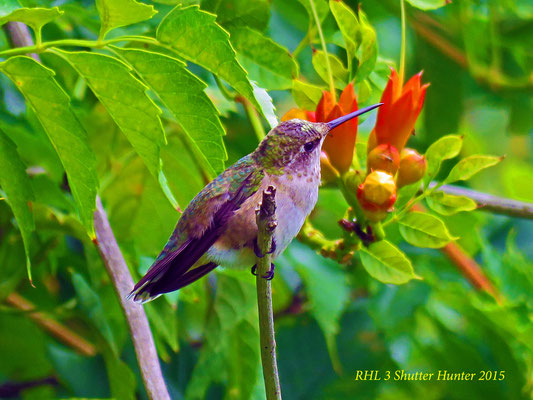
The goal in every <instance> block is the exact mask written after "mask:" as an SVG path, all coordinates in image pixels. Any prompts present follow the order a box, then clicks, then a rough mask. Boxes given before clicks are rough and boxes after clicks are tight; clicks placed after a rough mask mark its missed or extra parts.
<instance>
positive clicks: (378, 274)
mask: <svg viewBox="0 0 533 400" xmlns="http://www.w3.org/2000/svg"><path fill="white" fill-rule="evenodd" d="M360 255H361V262H362V263H363V267H365V269H366V271H367V272H368V273H369V274H370V276H372V277H373V278H375V279H377V280H378V281H380V282H383V283H393V284H395V285H400V284H402V283H406V282H409V281H410V280H411V279H420V278H419V277H418V276H417V275H415V273H414V271H413V266H412V265H411V261H409V259H408V258H407V257H406V256H405V254H404V253H403V252H402V251H401V250H400V249H398V248H397V247H396V246H394V245H393V244H392V243H390V242H388V241H386V240H380V241H379V242H374V243H372V244H370V246H368V248H365V247H362V248H361V251H360Z"/></svg>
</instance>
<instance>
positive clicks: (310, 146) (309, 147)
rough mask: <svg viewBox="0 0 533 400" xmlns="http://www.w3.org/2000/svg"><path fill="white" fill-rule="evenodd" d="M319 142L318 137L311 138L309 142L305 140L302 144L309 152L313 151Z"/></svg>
mask: <svg viewBox="0 0 533 400" xmlns="http://www.w3.org/2000/svg"><path fill="white" fill-rule="evenodd" d="M319 143H320V139H315V140H312V141H311V142H307V143H306V144H304V150H305V151H307V152H308V153H309V152H311V151H313V150H314V149H315V148H316V146H317V145H318V144H319Z"/></svg>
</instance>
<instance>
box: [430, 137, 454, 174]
mask: <svg viewBox="0 0 533 400" xmlns="http://www.w3.org/2000/svg"><path fill="white" fill-rule="evenodd" d="M462 146H463V137H462V136H458V135H447V136H443V137H441V138H440V139H439V140H437V141H436V142H434V143H432V144H431V146H429V148H428V149H427V151H426V160H427V163H428V167H427V172H426V177H427V179H428V180H430V179H431V178H434V177H435V176H436V175H437V172H439V168H440V164H441V163H442V161H444V160H449V159H450V158H454V157H457V155H459V153H460V152H461V147H462Z"/></svg>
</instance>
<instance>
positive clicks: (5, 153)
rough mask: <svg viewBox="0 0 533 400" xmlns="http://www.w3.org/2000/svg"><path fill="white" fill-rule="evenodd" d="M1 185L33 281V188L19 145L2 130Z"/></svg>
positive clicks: (0, 142) (29, 275)
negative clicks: (31, 207)
mask: <svg viewBox="0 0 533 400" xmlns="http://www.w3.org/2000/svg"><path fill="white" fill-rule="evenodd" d="M0 187H1V189H2V191H3V192H4V193H5V196H6V198H7V202H8V204H9V206H10V207H11V210H12V211H13V215H14V216H15V219H16V220H17V224H18V226H19V229H20V234H21V235H22V241H23V243H24V251H25V252H26V269H27V271H28V278H29V279H30V281H31V264H30V242H31V232H32V231H33V230H34V229H35V224H34V221H33V214H32V212H31V210H30V206H29V202H30V201H32V200H33V199H34V196H33V190H32V186H31V182H30V178H29V177H28V175H27V174H26V166H25V165H24V163H23V162H22V160H21V159H20V157H19V154H18V152H17V147H16V146H15V144H14V143H13V142H12V141H11V140H10V139H9V138H8V137H7V136H6V134H5V133H4V132H2V131H0Z"/></svg>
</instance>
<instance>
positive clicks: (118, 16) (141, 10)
mask: <svg viewBox="0 0 533 400" xmlns="http://www.w3.org/2000/svg"><path fill="white" fill-rule="evenodd" d="M96 8H97V9H98V14H99V15H100V21H101V25H100V34H99V38H100V39H104V38H105V35H106V34H107V33H108V32H109V31H110V30H112V29H115V28H118V27H120V26H126V25H132V24H135V23H137V22H141V21H144V20H147V19H150V18H152V17H153V16H154V14H156V13H157V11H156V10H155V9H154V7H153V6H149V5H147V4H143V3H139V2H138V1H136V0H96Z"/></svg>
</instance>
